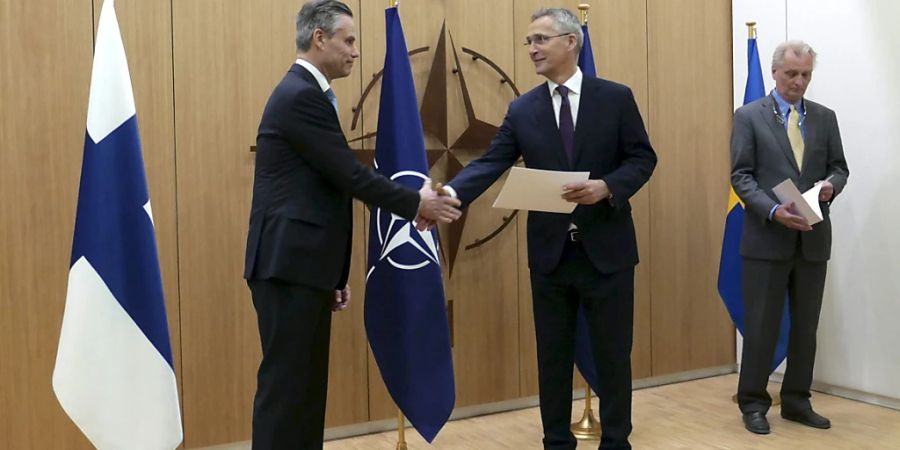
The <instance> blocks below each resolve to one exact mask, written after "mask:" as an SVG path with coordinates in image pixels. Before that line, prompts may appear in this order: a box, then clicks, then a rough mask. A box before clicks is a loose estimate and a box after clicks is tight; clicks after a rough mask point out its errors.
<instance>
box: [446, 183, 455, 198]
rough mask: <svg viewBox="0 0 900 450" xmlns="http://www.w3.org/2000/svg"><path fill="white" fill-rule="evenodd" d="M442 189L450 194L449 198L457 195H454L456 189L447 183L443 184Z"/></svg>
mask: <svg viewBox="0 0 900 450" xmlns="http://www.w3.org/2000/svg"><path fill="white" fill-rule="evenodd" d="M444 190H445V191H447V193H448V194H450V197H451V198H457V197H458V196H457V195H456V189H453V188H452V187H450V186H449V185H446V184H445V185H444Z"/></svg>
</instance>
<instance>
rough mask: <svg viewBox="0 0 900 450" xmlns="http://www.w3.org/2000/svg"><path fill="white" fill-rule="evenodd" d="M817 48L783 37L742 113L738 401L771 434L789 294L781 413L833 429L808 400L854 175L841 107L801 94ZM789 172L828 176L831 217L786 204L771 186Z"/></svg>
mask: <svg viewBox="0 0 900 450" xmlns="http://www.w3.org/2000/svg"><path fill="white" fill-rule="evenodd" d="M815 62H816V53H815V52H814V51H813V49H812V48H810V46H809V45H807V44H806V43H804V42H802V41H788V42H785V43H782V44H781V45H779V46H778V48H776V50H775V54H774V55H773V57H772V77H773V78H774V79H775V89H774V90H773V91H772V93H771V94H770V95H769V96H767V97H763V98H761V99H759V100H757V101H754V102H752V103H749V104H747V105H745V106H743V107H741V108H740V109H738V110H737V111H736V112H735V115H734V129H733V130H732V135H731V185H732V186H733V187H734V190H735V192H736V193H737V195H738V196H739V197H740V198H741V200H742V201H743V202H744V205H745V214H744V230H743V235H742V236H741V256H742V258H743V272H742V281H743V282H742V284H743V295H744V308H745V331H744V347H743V357H742V359H741V374H740V381H739V383H738V396H737V397H738V405H739V406H740V409H741V412H742V413H743V421H744V426H745V427H746V428H747V430H749V431H751V432H753V433H757V434H768V433H769V423H768V421H767V420H766V412H767V411H768V409H769V407H770V406H771V405H772V399H771V397H770V396H769V394H768V392H766V384H767V381H768V377H769V373H770V368H771V363H772V358H773V354H774V351H775V344H776V341H777V340H778V328H779V327H778V324H779V322H780V321H781V314H782V310H783V309H784V301H785V293H787V294H788V298H789V305H790V318H791V332H790V336H789V337H788V356H787V361H788V365H787V371H786V372H785V376H784V382H783V384H782V385H781V401H782V405H781V416H782V417H783V418H785V419H787V420H792V421H795V422H799V423H802V424H804V425H808V426H811V427H815V428H830V427H831V423H830V422H829V420H828V419H826V418H824V417H822V416H820V415H819V414H816V413H815V412H814V411H813V409H812V405H811V404H810V401H809V397H810V393H809V388H810V384H811V382H812V373H813V363H814V361H815V353H816V329H817V327H818V323H819V311H820V310H821V307H822V292H823V290H824V286H825V272H826V265H827V261H828V259H829V257H830V254H831V221H830V219H829V205H830V204H831V202H832V201H834V198H835V197H836V196H837V195H838V194H840V192H841V190H843V188H844V185H845V184H846V183H847V176H848V175H849V171H848V169H847V162H846V161H845V160H844V150H843V146H842V145H841V135H840V131H839V130H838V124H837V118H836V117H835V114H834V111H832V110H830V109H828V108H826V107H825V106H822V105H820V104H818V103H814V102H811V101H809V100H806V99H804V98H803V95H804V93H805V92H806V88H807V86H808V85H809V82H810V80H811V79H812V72H813V67H814V66H815ZM788 178H789V179H791V180H792V181H793V182H794V183H795V184H796V185H797V187H798V188H799V189H800V191H806V190H808V189H810V188H812V187H813V186H814V185H815V184H816V183H822V190H821V194H820V195H819V202H820V206H821V209H822V214H823V217H824V220H823V221H822V222H819V223H817V224H816V225H814V226H810V225H809V223H808V222H807V221H806V219H804V218H803V217H802V216H801V215H800V214H799V213H798V212H797V210H796V208H795V205H794V204H779V203H778V200H777V199H776V197H775V195H774V194H773V193H772V188H773V187H774V186H776V185H777V184H779V183H781V182H782V181H784V180H785V179H788Z"/></svg>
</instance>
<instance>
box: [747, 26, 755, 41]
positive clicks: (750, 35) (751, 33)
mask: <svg viewBox="0 0 900 450" xmlns="http://www.w3.org/2000/svg"><path fill="white" fill-rule="evenodd" d="M747 38H748V39H756V22H747Z"/></svg>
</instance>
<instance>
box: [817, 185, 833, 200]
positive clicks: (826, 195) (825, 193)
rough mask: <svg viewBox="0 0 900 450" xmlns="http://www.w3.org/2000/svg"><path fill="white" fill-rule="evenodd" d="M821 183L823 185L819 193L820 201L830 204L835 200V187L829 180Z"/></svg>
mask: <svg viewBox="0 0 900 450" xmlns="http://www.w3.org/2000/svg"><path fill="white" fill-rule="evenodd" d="M820 183H822V190H821V191H819V201H820V202H830V201H831V199H832V198H834V185H833V184H831V182H830V181H828V180H825V181H821V182H820Z"/></svg>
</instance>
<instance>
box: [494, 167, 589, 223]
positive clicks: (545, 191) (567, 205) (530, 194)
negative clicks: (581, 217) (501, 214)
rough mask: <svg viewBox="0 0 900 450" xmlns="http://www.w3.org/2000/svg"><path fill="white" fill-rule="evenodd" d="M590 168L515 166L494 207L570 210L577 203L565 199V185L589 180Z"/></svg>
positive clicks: (530, 209)
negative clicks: (570, 170) (586, 169)
mask: <svg viewBox="0 0 900 450" xmlns="http://www.w3.org/2000/svg"><path fill="white" fill-rule="evenodd" d="M589 176H590V172H563V171H556V170H540V169H526V168H524V167H513V168H512V171H510V172H509V177H507V178H506V183H504V184H503V189H502V190H500V195H498V196H497V200H496V201H494V208H506V209H524V210H527V211H545V212H555V213H566V214H567V213H571V212H572V211H573V210H574V209H575V207H576V206H578V204H577V203H572V202H567V201H565V200H563V198H562V195H563V185H565V184H568V183H576V182H579V181H587V179H588V177H589Z"/></svg>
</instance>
